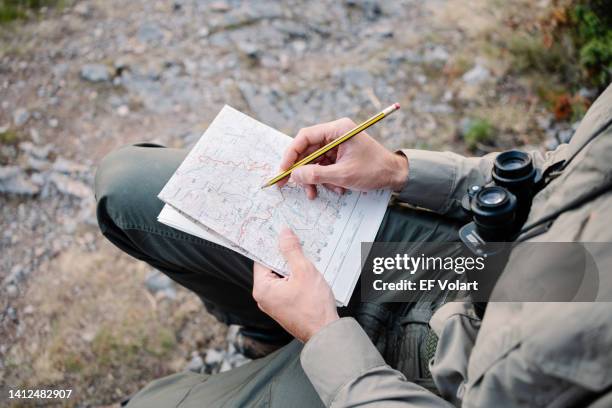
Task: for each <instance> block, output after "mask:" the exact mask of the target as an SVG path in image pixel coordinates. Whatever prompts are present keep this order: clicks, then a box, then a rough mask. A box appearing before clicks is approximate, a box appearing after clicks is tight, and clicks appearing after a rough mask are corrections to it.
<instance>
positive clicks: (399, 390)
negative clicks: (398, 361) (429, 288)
mask: <svg viewBox="0 0 612 408" xmlns="http://www.w3.org/2000/svg"><path fill="white" fill-rule="evenodd" d="M300 359H301V363H302V368H303V369H304V372H305V373H306V375H307V376H308V378H309V380H310V382H311V383H312V385H313V386H314V388H315V390H316V391H317V393H318V394H319V396H320V397H321V400H322V401H323V403H324V404H325V406H327V407H337V408H340V407H353V406H359V407H367V408H375V407H389V408H393V407H398V408H400V407H401V408H411V407H414V408H433V407H452V405H450V404H449V403H448V402H446V401H444V400H443V399H442V398H440V397H438V396H436V395H434V394H433V393H431V392H430V391H427V390H426V389H424V388H422V387H420V386H418V385H416V384H414V383H411V382H409V381H407V380H406V378H405V377H404V376H403V375H402V374H401V373H400V372H399V371H396V370H394V369H392V368H391V367H389V366H388V365H387V364H386V363H385V361H384V360H383V358H382V356H381V355H380V353H379V352H378V350H377V349H376V347H374V345H373V344H372V343H371V342H370V339H369V338H368V336H367V335H366V334H365V332H364V331H363V329H362V328H361V326H359V324H358V323H357V321H355V320H354V319H352V318H343V319H339V320H337V321H335V322H334V323H331V324H330V325H328V326H327V327H325V328H323V329H322V330H321V331H320V332H318V333H317V334H316V335H315V336H313V337H312V338H311V339H310V340H309V341H308V342H307V343H306V345H305V346H304V349H303V350H302V354H301V356H300Z"/></svg>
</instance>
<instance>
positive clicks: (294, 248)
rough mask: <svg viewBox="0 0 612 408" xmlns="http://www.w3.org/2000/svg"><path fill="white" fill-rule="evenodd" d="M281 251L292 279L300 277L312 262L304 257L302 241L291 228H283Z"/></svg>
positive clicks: (280, 238) (280, 237)
mask: <svg viewBox="0 0 612 408" xmlns="http://www.w3.org/2000/svg"><path fill="white" fill-rule="evenodd" d="M279 249H280V252H281V254H282V255H283V258H284V259H285V261H287V263H288V264H289V270H290V271H291V277H294V276H295V277H297V276H300V275H301V274H302V273H303V272H304V271H305V270H307V269H308V267H309V264H310V261H309V260H308V259H307V258H306V256H305V255H304V252H303V251H302V246H301V245H300V239H299V238H298V236H297V235H295V233H294V232H293V231H291V230H290V229H289V228H286V227H285V228H283V229H282V230H281V233H280V236H279Z"/></svg>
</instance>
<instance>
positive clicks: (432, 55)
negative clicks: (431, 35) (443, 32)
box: [423, 45, 450, 62]
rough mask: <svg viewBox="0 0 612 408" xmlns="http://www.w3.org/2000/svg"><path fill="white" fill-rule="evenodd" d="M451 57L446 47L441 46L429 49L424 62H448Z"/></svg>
mask: <svg viewBox="0 0 612 408" xmlns="http://www.w3.org/2000/svg"><path fill="white" fill-rule="evenodd" d="M449 57H450V54H449V53H448V51H446V49H445V48H444V47H442V46H441V45H436V46H435V47H431V48H428V49H427V51H425V55H424V57H423V60H424V61H425V62H446V61H447V60H448V58H449Z"/></svg>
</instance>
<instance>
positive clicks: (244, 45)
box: [236, 41, 262, 60]
mask: <svg viewBox="0 0 612 408" xmlns="http://www.w3.org/2000/svg"><path fill="white" fill-rule="evenodd" d="M236 46H237V47H238V50H239V51H240V52H241V53H243V54H244V55H246V56H247V57H249V58H250V59H252V60H257V59H259V57H260V56H261V53H262V52H261V49H260V48H259V47H258V46H257V45H256V44H253V43H251V42H247V41H240V42H239V43H238V44H236Z"/></svg>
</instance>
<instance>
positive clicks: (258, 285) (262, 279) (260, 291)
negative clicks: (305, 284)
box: [253, 262, 280, 301]
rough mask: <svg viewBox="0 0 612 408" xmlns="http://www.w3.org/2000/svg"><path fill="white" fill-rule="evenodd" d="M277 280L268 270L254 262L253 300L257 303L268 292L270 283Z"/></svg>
mask: <svg viewBox="0 0 612 408" xmlns="http://www.w3.org/2000/svg"><path fill="white" fill-rule="evenodd" d="M274 279H280V278H278V277H277V276H276V275H275V274H274V272H272V271H271V270H270V269H269V268H266V267H265V266H263V265H261V264H259V263H257V262H255V264H254V265H253V298H254V299H255V300H256V301H259V300H260V299H261V298H262V296H264V295H265V293H266V292H267V291H268V289H269V287H270V282H271V281H272V280H274Z"/></svg>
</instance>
